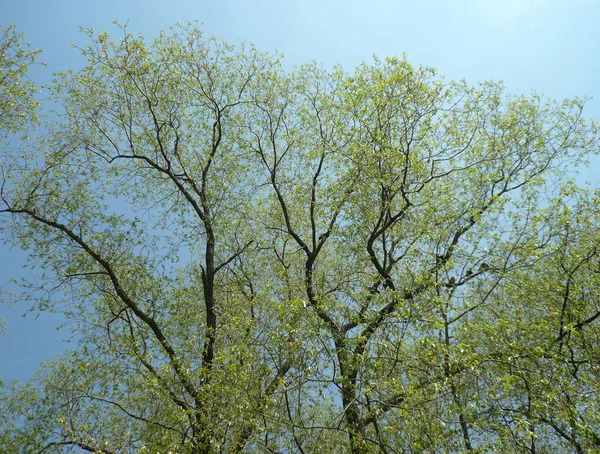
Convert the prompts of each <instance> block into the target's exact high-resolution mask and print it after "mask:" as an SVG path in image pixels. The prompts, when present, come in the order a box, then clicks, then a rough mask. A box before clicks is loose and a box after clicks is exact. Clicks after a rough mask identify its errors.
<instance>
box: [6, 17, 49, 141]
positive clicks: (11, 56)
mask: <svg viewBox="0 0 600 454" xmlns="http://www.w3.org/2000/svg"><path fill="white" fill-rule="evenodd" d="M1 32H2V35H1V36H0V125H2V127H1V132H2V136H0V137H2V138H4V137H3V136H5V135H6V134H14V133H17V132H21V131H23V129H24V128H25V127H26V126H27V125H28V124H30V123H31V122H32V121H34V120H35V119H36V114H35V112H36V108H37V105H38V102H37V101H36V100H35V97H34V94H35V90H36V87H35V85H34V84H33V83H31V82H30V81H29V80H27V70H28V68H29V66H30V65H32V64H33V63H34V62H35V59H36V56H37V55H38V54H39V51H32V50H30V49H29V46H28V45H24V44H23V36H22V35H21V34H20V33H17V31H16V29H15V27H14V26H13V25H11V26H9V27H8V28H5V29H1ZM0 144H2V142H0Z"/></svg>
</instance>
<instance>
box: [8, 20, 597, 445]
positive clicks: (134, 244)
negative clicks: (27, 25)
mask: <svg viewBox="0 0 600 454" xmlns="http://www.w3.org/2000/svg"><path fill="white" fill-rule="evenodd" d="M88 34H89V37H90V39H91V44H90V45H89V46H88V47H87V48H85V49H82V52H83V54H84V55H85V57H86V58H87V59H88V64H87V66H86V67H85V68H84V69H83V70H81V71H79V72H67V73H65V74H61V75H59V76H58V77H57V80H56V82H55V84H54V86H53V94H54V97H55V99H56V101H57V102H59V103H61V104H62V105H63V106H64V109H65V114H64V115H63V116H62V117H61V118H60V119H59V120H57V121H56V122H55V124H50V123H48V124H47V125H46V131H47V134H46V136H45V138H44V139H43V141H42V143H41V144H40V145H39V146H36V148H33V147H32V151H31V152H30V153H28V154H27V155H25V156H15V155H14V154H11V153H9V152H7V153H5V154H6V156H3V157H2V175H3V181H2V193H1V196H2V199H1V200H2V205H1V207H0V212H1V213H4V218H3V220H4V221H5V228H6V229H7V231H9V232H10V234H11V235H12V240H13V241H15V242H17V243H18V244H20V245H21V246H22V247H25V248H27V249H28V250H29V251H30V254H31V260H32V266H35V267H37V268H38V269H41V270H43V276H41V277H40V279H39V280H38V281H36V282H33V283H31V284H30V285H29V287H25V288H24V293H23V295H21V296H20V297H19V298H20V299H22V300H29V301H30V303H31V304H32V305H33V306H34V307H35V308H37V309H39V310H48V309H52V310H61V311H63V312H64V313H65V316H66V317H67V319H68V320H69V324H68V326H69V327H70V328H72V330H73V332H74V333H75V334H76V337H77V339H79V347H80V348H79V349H78V350H76V351H72V352H68V353H66V354H65V355H63V356H62V357H61V358H59V359H57V360H56V361H54V362H52V363H50V364H47V365H46V367H45V368H44V369H43V371H42V372H41V373H40V374H39V375H38V376H37V377H35V378H34V379H33V380H32V381H31V382H30V383H28V384H27V385H26V386H25V387H18V386H17V387H16V388H14V389H8V390H6V391H5V393H4V397H3V400H2V402H3V404H2V407H1V408H2V410H1V411H2V413H3V415H4V418H3V421H4V423H1V424H4V425H3V426H0V427H2V428H3V430H2V431H1V432H0V433H1V435H0V442H1V444H2V446H7V447H12V448H13V449H14V450H15V451H17V450H18V449H19V447H23V446H26V447H27V449H28V451H31V452H65V450H68V449H71V450H72V451H73V452H78V450H81V449H82V450H84V451H90V452H104V453H113V452H148V453H155V452H177V453H184V452H190V453H212V452H299V453H318V452H324V453H335V452H352V453H369V452H383V453H400V452H403V453H404V452H406V453H410V452H415V453H416V452H459V451H465V450H466V451H477V452H503V451H506V452H522V451H524V452H532V453H533V452H566V451H573V452H586V451H589V450H593V449H600V448H599V446H600V438H599V437H600V413H599V410H600V409H599V408H598V403H597V401H596V400H595V399H594V396H596V395H597V393H598V392H599V391H600V390H599V389H598V383H600V381H599V378H600V377H599V371H600V369H599V368H600V357H599V356H598V353H597V352H598V351H599V349H598V347H599V345H598V340H599V333H600V331H599V329H598V318H599V317H600V306H599V304H600V302H599V301H598V295H599V293H598V291H599V285H600V281H599V278H598V276H599V274H598V270H599V268H598V267H599V266H600V258H599V255H598V251H597V247H598V244H599V240H600V238H599V236H598V233H597V228H596V226H597V225H598V222H599V221H600V219H599V214H600V213H599V211H598V206H599V205H598V201H599V199H598V197H599V195H598V194H596V193H593V192H591V191H584V190H581V189H579V188H577V187H575V186H574V184H573V183H572V182H570V181H568V180H567V179H566V177H565V175H566V172H565V169H569V168H572V166H574V165H577V164H579V163H580V162H582V160H584V159H586V158H587V157H588V156H589V154H591V153H595V152H596V151H597V146H598V131H597V127H596V125H595V124H594V123H591V122H587V121H585V120H584V119H583V117H582V109H583V106H584V102H583V101H582V100H577V99H575V100H568V101H564V102H562V103H557V102H553V101H548V100H545V99H543V98H542V97H541V96H539V95H536V94H533V95H531V96H528V97H525V96H511V95H507V94H505V92H504V90H503V87H502V86H501V85H500V84H497V83H492V82H486V83H483V84H479V85H477V86H471V85H469V84H467V83H466V82H464V81H460V82H448V81H445V80H444V79H443V78H441V77H440V76H439V75H438V74H437V73H436V72H435V71H434V70H432V69H430V68H423V67H418V68H417V67H414V66H412V65H410V64H409V63H408V62H407V61H406V60H403V59H396V58H390V59H386V60H384V61H379V60H375V61H374V62H373V63H372V64H363V65H361V66H359V67H358V68H356V70H355V71H354V72H353V73H346V72H344V71H343V70H342V69H341V68H335V69H334V70H332V71H327V70H325V69H323V68H321V67H319V66H318V65H315V64H311V65H305V66H302V67H299V68H296V69H294V70H292V71H285V70H284V69H283V67H282V65H281V63H280V62H279V60H278V58H277V56H271V55H267V54H263V53H260V52H258V51H257V50H256V49H254V48H253V47H252V46H248V45H246V44H241V45H239V46H237V47H236V46H232V45H229V44H227V43H225V42H222V41H220V40H217V39H215V38H206V37H204V36H203V35H202V32H201V30H199V29H197V28H196V27H195V26H193V25H189V26H177V27H174V28H173V29H172V30H171V32H170V33H161V34H160V36H158V37H157V38H156V39H154V40H152V41H151V42H147V41H146V40H145V39H144V37H143V36H133V35H131V34H129V33H128V32H127V30H125V29H123V35H122V37H121V38H120V39H119V40H117V41H112V40H111V39H110V38H109V36H108V34H107V33H106V32H104V33H100V34H95V33H94V32H93V31H91V30H88ZM9 127H10V124H9Z"/></svg>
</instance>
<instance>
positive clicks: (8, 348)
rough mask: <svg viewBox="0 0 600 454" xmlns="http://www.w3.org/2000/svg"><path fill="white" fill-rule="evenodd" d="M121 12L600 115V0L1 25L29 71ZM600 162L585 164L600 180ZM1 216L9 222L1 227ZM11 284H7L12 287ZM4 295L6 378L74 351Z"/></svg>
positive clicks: (463, 2) (205, 9)
mask: <svg viewBox="0 0 600 454" xmlns="http://www.w3.org/2000/svg"><path fill="white" fill-rule="evenodd" d="M113 20H117V21H119V22H120V23H126V22H128V25H129V28H130V30H131V31H134V32H143V33H144V35H146V36H147V37H150V36H152V35H155V34H157V33H158V32H159V31H160V30H161V29H167V28H168V27H169V26H171V25H173V24H175V23H176V22H187V21H199V22H203V23H204V30H205V32H206V33H207V34H210V35H215V36H217V37H220V38H224V39H226V40H228V41H231V42H235V41H237V40H238V39H244V40H246V41H250V42H253V43H254V44H256V46H257V47H258V48H259V49H260V50H263V51H273V50H275V49H276V50H277V51H279V52H280V53H282V54H283V55H284V61H285V63H286V65H288V66H292V65H297V64H302V63H306V62H309V61H312V60H315V61H317V62H320V63H323V64H325V65H326V66H332V65H334V64H338V63H339V64H341V65H342V66H343V67H344V68H345V69H346V70H351V69H352V68H353V67H355V66H356V65H357V64H359V63H360V62H362V61H365V60H366V61H368V60H370V59H371V58H372V56H373V55H378V56H379V57H386V56H392V55H402V54H403V53H406V54H407V56H408V59H409V61H411V62H412V63H414V64H424V65H427V66H434V67H436V68H437V69H438V70H439V71H440V73H441V74H443V75H445V76H446V77H447V78H453V79H456V78H462V77H465V78H467V79H468V80H469V81H470V82H477V81H482V80H489V79H492V80H503V81H504V83H505V85H506V87H507V89H508V90H509V91H511V92H516V93H528V92H530V91H531V90H535V91H537V92H540V93H543V94H544V95H546V96H548V97H551V98H558V99H562V98H565V97H573V96H588V97H593V98H595V99H592V100H590V101H589V102H588V106H587V107H588V108H587V112H586V116H587V117H594V118H596V119H600V51H599V45H598V43H600V27H598V24H600V1H597V0H420V1H414V0H411V1H407V0H396V1H392V0H369V1H359V0H344V1H338V0H335V1H328V0H320V1H315V0H304V1H301V2H300V1H285V0H279V1H273V0H196V1H191V0H189V1H188V0H171V1H170V2H165V1H156V0H143V1H142V0H131V1H126V0H104V1H102V2H100V1H97V0H95V1H89V0H0V24H1V25H2V26H7V25H8V24H9V23H14V24H15V25H16V26H17V28H18V30H19V31H21V32H24V33H25V35H26V39H27V41H29V42H31V43H32V46H33V47H34V48H40V49H42V50H43V51H44V52H43V54H42V56H41V58H40V60H41V61H43V62H45V63H47V65H48V66H45V67H44V66H37V67H35V68H33V70H32V72H31V78H32V79H33V80H34V82H36V83H38V84H43V83H48V82H49V81H50V80H51V79H52V73H53V72H56V71H62V70H65V69H67V68H69V67H72V68H78V67H81V65H82V64H83V63H84V62H83V60H82V59H81V57H80V55H79V52H78V51H77V50H76V49H72V47H71V45H72V43H76V44H78V45H81V46H85V45H86V44H87V42H86V37H85V36H84V35H83V34H82V33H80V31H79V27H80V26H83V27H92V28H95V29H96V30H108V31H109V32H114V33H118V31H117V29H116V28H115V27H114V26H113V25H112V22H113ZM599 163H600V162H599V161H598V160H596V161H595V164H596V165H595V166H592V167H591V168H589V169H587V170H586V171H585V172H582V176H581V177H580V180H581V182H583V181H584V180H589V181H594V182H597V181H598V168H599V167H600V166H599ZM1 222H2V221H1V220H0V228H2V224H1ZM25 258H26V256H25V254H24V253H23V252H22V251H19V250H11V249H9V248H8V247H7V246H5V245H2V244H0V287H2V286H3V285H5V283H6V282H7V281H8V280H9V279H10V278H11V277H16V276H19V275H22V274H23V272H22V271H20V267H21V265H22V264H23V263H24V261H25ZM5 288H8V286H5ZM26 309H27V308H26V307H24V306H16V307H14V308H12V309H8V308H7V307H6V305H2V304H1V303H0V317H2V318H4V319H5V320H6V322H7V330H8V334H7V335H0V375H1V376H3V377H4V378H6V379H25V378H27V377H29V376H31V374H32V373H33V372H34V371H35V369H36V368H38V367H39V362H40V361H41V360H49V359H51V358H52V357H54V356H55V354H56V353H58V352H60V351H61V350H63V349H64V348H65V344H64V343H62V342H61V338H64V337H68V333H66V332H61V331H57V330H56V329H55V327H56V325H58V324H60V322H61V319H60V317H59V316H57V315H52V314H41V315H40V316H39V317H38V318H37V320H36V319H35V315H31V314H30V315H29V316H27V317H26V318H22V317H21V315H22V314H23V313H24V312H25V310H26Z"/></svg>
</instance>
